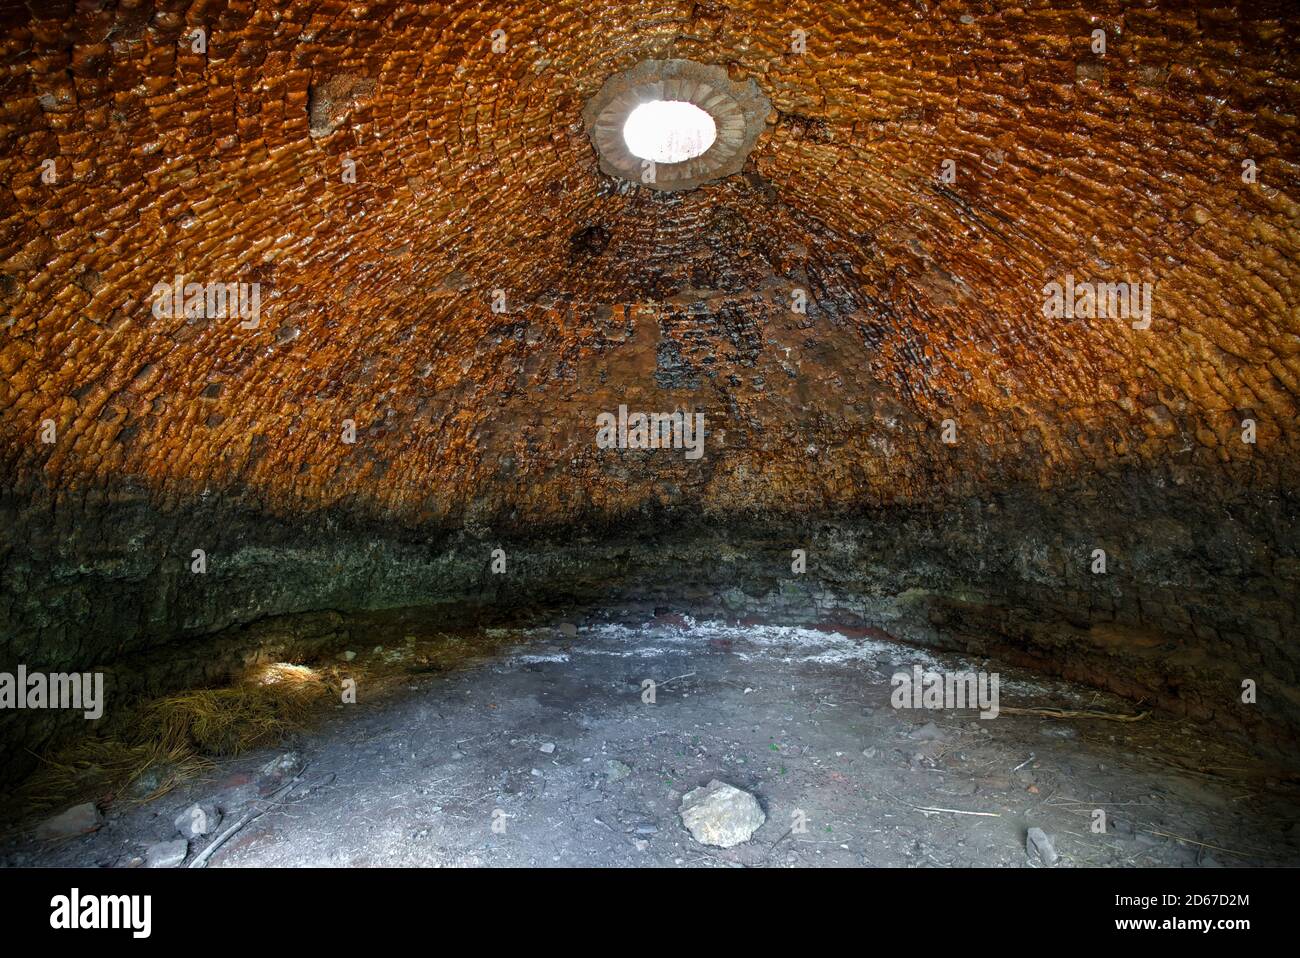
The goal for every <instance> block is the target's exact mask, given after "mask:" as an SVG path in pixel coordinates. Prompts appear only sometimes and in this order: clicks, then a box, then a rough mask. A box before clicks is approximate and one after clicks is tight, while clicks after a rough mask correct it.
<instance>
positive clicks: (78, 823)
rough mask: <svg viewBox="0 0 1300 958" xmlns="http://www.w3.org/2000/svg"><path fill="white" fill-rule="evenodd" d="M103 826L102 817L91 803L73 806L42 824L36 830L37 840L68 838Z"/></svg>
mask: <svg viewBox="0 0 1300 958" xmlns="http://www.w3.org/2000/svg"><path fill="white" fill-rule="evenodd" d="M103 824H104V816H103V815H101V814H99V809H98V808H96V807H95V806H94V803H92V802H86V803H85V804H84V805H73V806H72V807H71V808H69V809H67V810H66V811H62V812H60V813H59V814H57V815H55V816H54V817H53V818H50V819H47V820H46V821H44V822H42V823H41V824H40V825H39V826H38V827H37V829H36V837H37V838H70V837H72V836H73V835H84V834H86V833H87V832H93V831H95V829H97V828H99V827H100V826H101V825H103Z"/></svg>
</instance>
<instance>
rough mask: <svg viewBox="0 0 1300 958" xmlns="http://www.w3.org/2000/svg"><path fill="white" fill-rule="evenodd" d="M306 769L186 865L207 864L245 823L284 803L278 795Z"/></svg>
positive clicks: (291, 786) (327, 779) (328, 778)
mask: <svg viewBox="0 0 1300 958" xmlns="http://www.w3.org/2000/svg"><path fill="white" fill-rule="evenodd" d="M306 771H307V770H306V768H304V769H303V770H302V771H301V772H299V773H298V775H297V776H296V777H295V778H294V779H293V781H291V782H289V783H288V784H287V785H282V786H281V787H280V788H278V789H276V790H275V791H274V792H272V793H271V794H270V795H268V796H267V797H266V798H265V799H264V800H263V801H262V803H261V805H260V807H259V806H254V807H253V808H250V809H249V810H248V811H246V812H245V813H244V814H243V815H241V816H240V817H239V821H237V822H235V824H233V825H231V826H230V827H229V828H227V829H226V830H225V831H224V832H222V833H221V834H220V835H218V836H217V837H216V838H214V839H213V840H212V844H211V845H209V846H208V847H207V848H205V849H203V851H201V852H199V854H198V855H196V856H195V857H194V861H192V862H190V863H189V865H188V866H187V867H189V868H203V867H204V866H206V865H207V863H208V859H209V858H211V857H212V856H213V855H215V854H216V852H217V849H219V848H220V847H221V846H222V845H224V844H225V843H226V842H228V841H229V840H230V839H231V838H233V837H234V836H235V835H236V834H237V833H238V832H239V830H240V829H242V828H243V827H244V826H245V825H247V824H248V823H249V822H252V821H255V820H257V819H259V818H261V817H262V816H263V815H265V814H266V813H267V812H269V811H270V810H271V809H273V808H275V807H276V806H277V805H282V804H284V802H283V801H281V800H280V796H281V795H284V796H287V795H288V794H289V793H291V792H292V791H293V789H294V788H295V787H296V786H297V785H298V784H299V783H301V782H302V779H303V774H304V773H305V772H306ZM332 779H333V776H332V775H327V776H325V777H324V778H322V779H321V780H320V781H319V782H317V783H316V785H313V786H312V787H311V788H309V789H308V790H307V793H306V794H310V793H311V792H313V791H315V790H316V788H317V786H319V785H327V784H329V782H330V781H331V780H332ZM302 797H304V798H305V797H306V795H303V796H302Z"/></svg>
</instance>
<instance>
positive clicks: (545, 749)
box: [538, 742, 555, 755]
mask: <svg viewBox="0 0 1300 958" xmlns="http://www.w3.org/2000/svg"><path fill="white" fill-rule="evenodd" d="M538 751H540V752H542V753H543V754H545V755H550V754H551V753H552V752H554V751H555V743H554V742H544V743H542V747H541V748H540V749H538Z"/></svg>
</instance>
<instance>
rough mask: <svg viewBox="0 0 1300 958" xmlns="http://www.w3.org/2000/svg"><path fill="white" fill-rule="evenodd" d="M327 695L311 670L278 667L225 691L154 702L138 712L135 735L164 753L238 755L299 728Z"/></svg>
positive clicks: (322, 679)
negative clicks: (155, 745) (183, 752)
mask: <svg viewBox="0 0 1300 958" xmlns="http://www.w3.org/2000/svg"><path fill="white" fill-rule="evenodd" d="M330 691H331V689H330V685H329V683H328V681H327V679H326V677H325V676H323V675H321V674H320V673H318V672H316V671H315V670H313V669H309V668H307V667H306V666H300V665H287V664H283V663H280V664H277V665H273V666H267V667H265V668H262V669H259V670H257V671H256V672H254V673H252V674H250V675H249V676H247V677H245V679H244V680H243V681H241V682H239V683H238V684H236V685H232V686H230V687H229V688H224V689H195V690H193V691H189V692H180V693H178V694H176V695H169V696H166V697H165V698H161V699H155V700H154V701H153V702H150V703H148V704H147V705H146V706H145V707H144V708H143V710H142V712H141V715H140V722H139V724H138V726H137V730H136V733H135V734H136V737H137V739H138V740H140V741H147V742H157V743H158V744H159V745H160V747H162V748H163V749H165V750H167V751H169V752H170V751H183V750H186V749H188V750H190V751H192V752H194V753H196V754H200V755H213V756H219V755H238V754H239V753H241V752H246V751H248V750H249V749H253V748H258V747H259V746H263V745H271V744H274V743H275V742H277V741H279V740H280V739H282V738H284V736H285V735H287V734H289V733H290V732H295V731H298V730H299V729H302V728H304V727H305V726H306V724H307V721H308V719H309V718H310V716H311V714H312V712H313V711H314V710H315V708H316V706H317V705H319V704H320V702H321V700H323V699H324V698H325V697H326V696H328V695H329V694H330Z"/></svg>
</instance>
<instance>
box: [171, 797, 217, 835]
mask: <svg viewBox="0 0 1300 958" xmlns="http://www.w3.org/2000/svg"><path fill="white" fill-rule="evenodd" d="M220 824H221V812H219V811H218V810H217V806H216V805H214V804H212V803H211V802H203V803H202V804H194V805H191V806H190V807H189V808H187V809H185V811H183V812H181V813H180V814H179V815H177V816H176V831H178V832H180V833H181V835H182V836H184V837H185V838H198V837H199V836H200V835H209V834H211V833H212V832H214V831H216V830H217V826H218V825H220Z"/></svg>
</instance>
